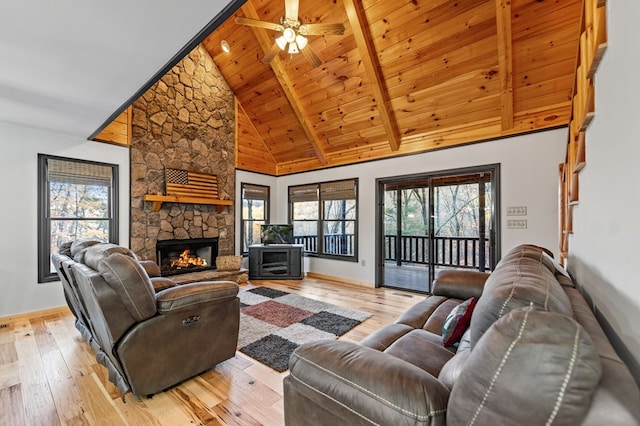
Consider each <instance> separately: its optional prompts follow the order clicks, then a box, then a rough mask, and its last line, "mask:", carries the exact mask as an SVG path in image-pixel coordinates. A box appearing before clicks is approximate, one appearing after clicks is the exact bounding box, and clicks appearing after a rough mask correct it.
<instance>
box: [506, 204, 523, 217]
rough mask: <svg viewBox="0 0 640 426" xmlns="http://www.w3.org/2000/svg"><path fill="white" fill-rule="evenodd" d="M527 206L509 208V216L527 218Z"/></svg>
mask: <svg viewBox="0 0 640 426" xmlns="http://www.w3.org/2000/svg"><path fill="white" fill-rule="evenodd" d="M526 215H527V206H511V207H507V216H526Z"/></svg>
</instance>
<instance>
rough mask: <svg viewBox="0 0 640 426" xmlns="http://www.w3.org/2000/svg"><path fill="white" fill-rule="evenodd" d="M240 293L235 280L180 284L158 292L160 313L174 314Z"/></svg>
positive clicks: (222, 300)
mask: <svg viewBox="0 0 640 426" xmlns="http://www.w3.org/2000/svg"><path fill="white" fill-rule="evenodd" d="M237 295H238V284H236V283H235V282H233V281H203V282H197V283H190V284H184V285H178V286H175V287H171V288H168V289H166V290H162V291H161V292H159V293H157V294H156V302H157V304H158V313H160V314H165V315H166V314H173V313H177V312H182V311H186V310H189V309H193V308H197V307H198V306H200V305H203V304H214V303H223V302H227V301H229V300H233V299H235V298H236V296H237Z"/></svg>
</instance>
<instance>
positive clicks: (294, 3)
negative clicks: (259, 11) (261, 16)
mask: <svg viewBox="0 0 640 426" xmlns="http://www.w3.org/2000/svg"><path fill="white" fill-rule="evenodd" d="M298 5H299V4H298V0H285V2H284V12H285V13H284V17H285V18H287V19H290V20H292V21H297V20H298Z"/></svg>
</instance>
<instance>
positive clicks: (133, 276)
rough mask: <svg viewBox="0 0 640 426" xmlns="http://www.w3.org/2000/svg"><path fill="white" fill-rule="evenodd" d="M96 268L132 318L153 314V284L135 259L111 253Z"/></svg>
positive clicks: (140, 319)
mask: <svg viewBox="0 0 640 426" xmlns="http://www.w3.org/2000/svg"><path fill="white" fill-rule="evenodd" d="M97 270H98V272H99V273H100V275H101V276H102V278H103V279H104V280H105V281H106V282H107V284H109V286H110V287H111V288H112V289H113V290H115V292H116V293H117V295H118V297H119V298H120V300H121V301H122V304H123V305H124V306H125V307H126V308H127V311H129V313H130V314H131V316H132V317H133V318H135V319H136V320H137V321H142V320H145V319H147V318H150V317H152V316H154V315H155V313H156V299H155V291H154V290H153V285H151V281H150V280H149V276H148V275H147V273H146V272H145V270H144V268H143V267H142V266H140V264H139V263H138V261H137V260H136V259H134V258H132V257H131V256H128V255H126V254H122V253H113V254H112V255H110V256H109V257H107V258H105V259H102V260H101V261H100V263H99V264H98V267H97Z"/></svg>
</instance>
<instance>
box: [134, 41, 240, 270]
mask: <svg viewBox="0 0 640 426" xmlns="http://www.w3.org/2000/svg"><path fill="white" fill-rule="evenodd" d="M165 168H172V169H179V170H186V171H189V172H197V173H207V174H215V175H216V176H217V180H218V195H219V198H221V199H227V200H232V201H233V199H234V197H235V104H234V96H233V92H231V90H230V89H229V87H228V86H227V83H226V82H225V80H224V78H223V77H222V75H221V74H220V72H219V71H218V69H217V68H216V66H215V64H214V63H213V60H212V59H211V57H210V56H209V53H208V52H207V50H206V49H205V48H204V47H202V46H198V47H197V48H196V49H194V50H193V51H192V52H191V53H190V54H189V55H188V56H187V57H185V58H184V59H183V60H182V61H181V62H180V63H178V64H177V65H176V66H175V67H174V68H173V69H172V70H171V71H169V72H168V73H167V74H166V75H165V76H163V77H162V78H161V79H160V80H159V81H158V82H157V83H156V84H154V85H153V86H152V87H151V88H150V89H149V90H148V91H147V92H146V93H145V94H144V95H143V96H141V97H140V98H139V99H138V100H136V101H135V102H134V104H133V117H132V141H131V227H130V229H131V231H130V233H131V240H130V247H131V249H132V250H133V251H134V252H135V253H136V255H137V256H138V257H139V258H140V259H150V260H154V261H156V262H158V261H160V260H161V259H159V258H157V254H158V251H157V247H156V244H157V243H158V242H161V241H167V240H187V239H204V238H208V239H216V240H217V251H218V254H220V255H232V254H234V235H235V214H234V206H226V207H224V208H222V209H220V210H217V209H216V206H211V205H203V204H179V203H164V204H162V206H161V207H160V209H159V210H158V211H154V209H153V205H152V203H151V202H148V201H145V200H144V196H145V195H147V194H154V195H164V194H165V181H164V169H165ZM208 263H209V264H210V265H215V257H214V258H213V259H210V260H209V261H208Z"/></svg>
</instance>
